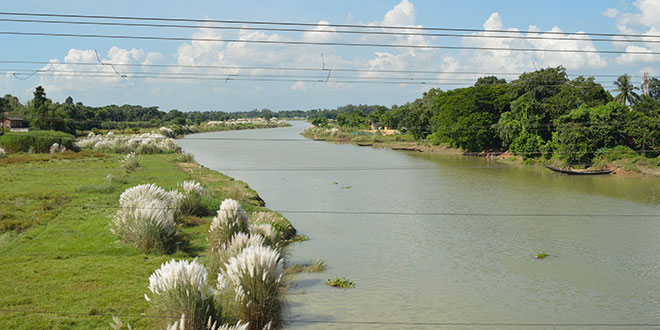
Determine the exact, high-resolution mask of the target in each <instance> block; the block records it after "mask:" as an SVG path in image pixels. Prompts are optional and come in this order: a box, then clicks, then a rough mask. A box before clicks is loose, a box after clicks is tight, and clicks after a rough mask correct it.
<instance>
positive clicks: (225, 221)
mask: <svg viewBox="0 0 660 330" xmlns="http://www.w3.org/2000/svg"><path fill="white" fill-rule="evenodd" d="M236 233H249V227H248V216H247V214H245V211H243V208H241V204H240V203H238V202H237V201H235V200H233V199H225V200H224V201H223V202H222V204H221V205H220V209H219V210H218V213H217V215H216V216H215V217H214V218H213V221H211V228H210V229H209V241H210V242H211V248H212V249H215V250H219V249H220V248H221V247H222V246H223V244H225V245H226V244H229V242H230V241H231V238H232V236H234V234H236Z"/></svg>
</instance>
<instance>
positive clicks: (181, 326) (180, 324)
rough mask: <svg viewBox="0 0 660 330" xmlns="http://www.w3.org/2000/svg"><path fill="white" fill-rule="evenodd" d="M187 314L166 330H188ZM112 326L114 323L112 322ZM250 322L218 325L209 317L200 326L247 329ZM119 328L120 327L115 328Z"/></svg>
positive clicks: (227, 329) (237, 329)
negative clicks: (207, 320) (205, 322)
mask: <svg viewBox="0 0 660 330" xmlns="http://www.w3.org/2000/svg"><path fill="white" fill-rule="evenodd" d="M185 325H186V315H185V314H181V318H180V319H179V320H177V321H174V323H172V324H168V325H167V328H165V330H187V329H188V328H186V326H185ZM111 326H112V324H111ZM247 327H248V324H247V323H243V322H242V321H238V323H236V325H228V324H224V325H218V323H217V321H216V322H213V323H211V319H209V322H208V323H207V324H206V327H205V328H200V329H204V330H247ZM115 330H118V329H115Z"/></svg>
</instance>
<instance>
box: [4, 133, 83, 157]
mask: <svg viewBox="0 0 660 330" xmlns="http://www.w3.org/2000/svg"><path fill="white" fill-rule="evenodd" d="M55 143H57V144H58V145H59V146H62V147H64V148H66V149H69V150H71V149H74V137H73V135H71V134H66V133H62V132H57V131H31V132H8V133H5V134H4V135H2V136H0V147H3V148H4V149H5V150H6V151H8V152H12V153H15V152H29V151H30V150H32V152H43V153H47V152H50V147H51V146H52V145H53V144H55Z"/></svg>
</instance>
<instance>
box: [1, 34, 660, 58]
mask: <svg viewBox="0 0 660 330" xmlns="http://www.w3.org/2000/svg"><path fill="white" fill-rule="evenodd" d="M0 35H15V36H41V37H75V38H97V39H98V38H100V39H134V40H160V41H201V42H228V43H247V44H250V43H254V44H268V45H310V46H348V47H382V48H411V49H444V50H483V51H507V52H510V51H514V52H535V53H537V52H549V53H585V54H626V55H660V52H656V51H628V50H597V49H561V48H520V47H477V46H442V45H429V44H427V45H422V44H416V45H411V44H386V43H366V42H363V43H351V42H331V41H326V42H314V41H291V40H254V39H230V38H195V37H163V36H144V35H143V36H138V35H124V34H82V33H55V32H20V31H0Z"/></svg>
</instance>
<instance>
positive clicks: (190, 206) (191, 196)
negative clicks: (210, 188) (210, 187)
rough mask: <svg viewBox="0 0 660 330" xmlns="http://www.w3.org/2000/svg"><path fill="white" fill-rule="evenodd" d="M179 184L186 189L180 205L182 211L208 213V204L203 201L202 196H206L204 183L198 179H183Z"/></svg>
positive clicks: (192, 213) (203, 214) (198, 213)
mask: <svg viewBox="0 0 660 330" xmlns="http://www.w3.org/2000/svg"><path fill="white" fill-rule="evenodd" d="M179 186H180V187H182V188H183V191H184V193H183V199H182V200H181V206H180V210H181V213H183V214H190V215H197V216H205V215H207V210H206V206H205V205H204V204H203V203H202V197H203V196H204V188H202V185H201V184H199V182H196V181H183V183H182V184H179Z"/></svg>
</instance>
